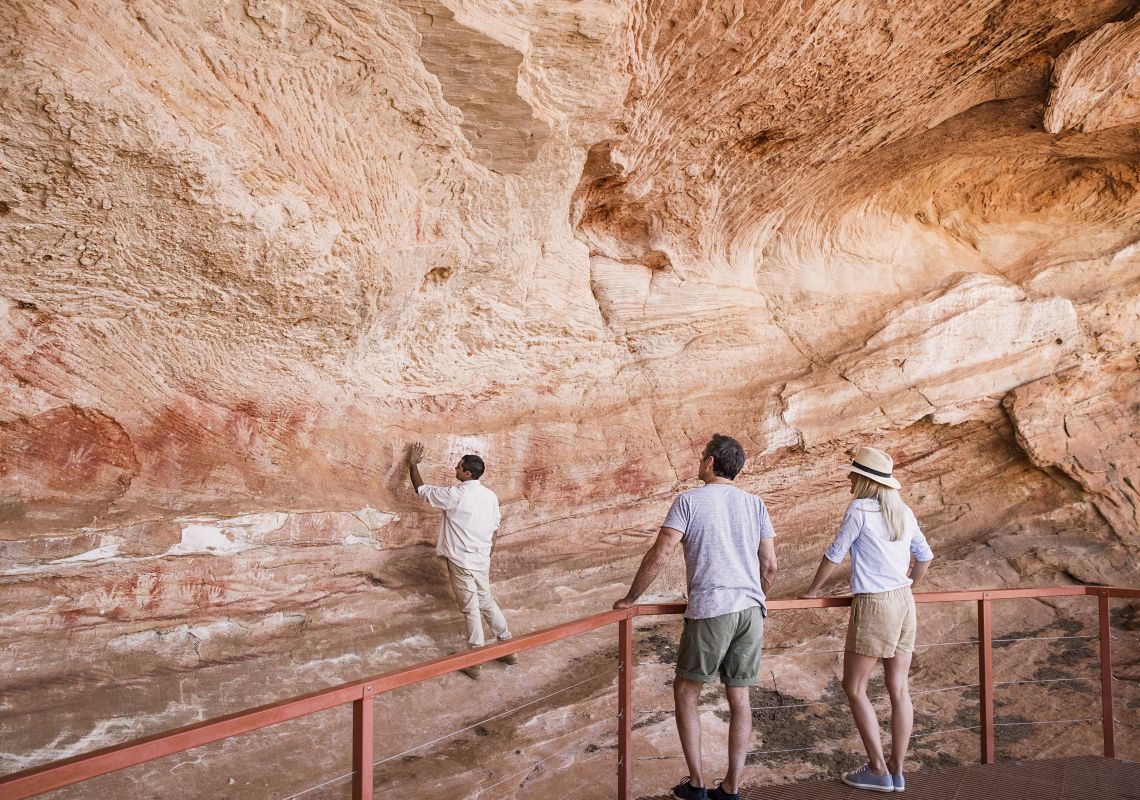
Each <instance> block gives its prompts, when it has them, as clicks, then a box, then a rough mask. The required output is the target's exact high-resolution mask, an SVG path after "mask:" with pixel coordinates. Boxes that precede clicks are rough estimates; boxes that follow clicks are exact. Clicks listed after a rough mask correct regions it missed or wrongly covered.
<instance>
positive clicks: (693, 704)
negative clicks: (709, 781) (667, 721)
mask: <svg viewBox="0 0 1140 800" xmlns="http://www.w3.org/2000/svg"><path fill="white" fill-rule="evenodd" d="M703 687H704V684H703V683H700V682H698V681H691V680H689V679H688V678H682V677H680V676H676V677H674V678H673V702H674V704H675V706H676V709H677V714H676V717H677V735H678V736H679V737H680V738H681V750H682V752H684V754H685V763H686V764H688V765H689V781H690V782H691V783H692V784H693V786H697V787H700V786H704V785H705V776H704V772H703V771H702V770H701V711H700V707H699V705H698V703H699V701H700V699H701V689H702V688H703Z"/></svg>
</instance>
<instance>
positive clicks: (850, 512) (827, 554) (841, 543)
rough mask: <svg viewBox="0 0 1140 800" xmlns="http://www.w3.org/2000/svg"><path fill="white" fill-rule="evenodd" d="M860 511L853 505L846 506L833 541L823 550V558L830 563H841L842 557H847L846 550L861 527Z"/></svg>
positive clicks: (849, 547) (857, 535) (856, 536)
mask: <svg viewBox="0 0 1140 800" xmlns="http://www.w3.org/2000/svg"><path fill="white" fill-rule="evenodd" d="M862 513H863V512H861V511H860V510H859V509H858V508H855V507H854V506H853V505H851V506H848V507H847V513H846V514H844V515H843V522H841V523H839V533H837V534H836V535H835V541H833V542H832V543H831V546H830V547H828V548H827V549H826V550H824V551H823V556H824V558H826V559H827V560H828V561H830V562H831V563H832V564H842V563H843V559H845V558H847V552H848V551H849V550H850V549H851V545H852V544H853V543H854V542H855V540H856V539H857V538H858V537H859V531H861V530H862V529H863V518H862Z"/></svg>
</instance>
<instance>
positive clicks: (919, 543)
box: [910, 514, 934, 561]
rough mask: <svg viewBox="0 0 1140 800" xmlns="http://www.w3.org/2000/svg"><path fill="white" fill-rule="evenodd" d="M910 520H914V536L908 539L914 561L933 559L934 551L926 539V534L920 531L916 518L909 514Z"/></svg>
mask: <svg viewBox="0 0 1140 800" xmlns="http://www.w3.org/2000/svg"><path fill="white" fill-rule="evenodd" d="M911 520H913V522H914V536H913V537H912V538H911V540H910V552H911V553H912V554H913V555H914V557H915V560H916V561H932V560H933V559H934V551H933V550H931V549H930V543H929V542H927V541H926V536H925V535H924V534H923V532H922V528H920V527H919V526H918V520H917V519H915V518H914V515H913V514H911Z"/></svg>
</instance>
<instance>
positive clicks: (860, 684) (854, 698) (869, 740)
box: [843, 653, 887, 775]
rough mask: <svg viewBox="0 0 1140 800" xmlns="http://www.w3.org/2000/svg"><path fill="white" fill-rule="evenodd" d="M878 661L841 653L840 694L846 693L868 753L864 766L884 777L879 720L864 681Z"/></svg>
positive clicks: (867, 679)
mask: <svg viewBox="0 0 1140 800" xmlns="http://www.w3.org/2000/svg"><path fill="white" fill-rule="evenodd" d="M878 660H879V659H877V658H873V657H871V656H864V655H860V654H858V653H844V654H843V691H844V692H845V693H846V694H847V705H848V706H850V708H851V716H853V717H854V718H855V727H856V728H858V729H859V736H860V737H862V739H863V747H864V748H865V749H866V750H867V763H868V764H870V765H871V772H873V773H874V774H876V775H886V774H887V761H886V759H885V758H883V743H882V741H881V740H880V739H879V719H878V717H876V716H875V707H874V706H872V705H871V701H870V700H869V699H868V698H867V682H868V681H870V679H871V670H873V669H874V668H875V662H876V661H878Z"/></svg>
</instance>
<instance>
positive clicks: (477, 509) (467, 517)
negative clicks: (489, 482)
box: [419, 481, 502, 571]
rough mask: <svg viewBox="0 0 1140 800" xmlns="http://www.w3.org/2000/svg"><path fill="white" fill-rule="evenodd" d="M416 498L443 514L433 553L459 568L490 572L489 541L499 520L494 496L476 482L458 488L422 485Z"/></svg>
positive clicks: (468, 482)
mask: <svg viewBox="0 0 1140 800" xmlns="http://www.w3.org/2000/svg"><path fill="white" fill-rule="evenodd" d="M419 495H420V497H422V498H423V499H424V500H427V502H428V505H430V506H431V507H432V508H438V509H440V510H441V511H443V519H442V520H441V521H440V523H439V541H438V542H437V543H436V546H435V552H436V553H438V554H439V555H441V556H443V557H444V558H446V559H448V560H449V561H451V562H452V563H453V564H455V565H456V566H458V567H463V568H464V569H473V570H482V571H486V570H489V569H490V568H491V540H492V539H493V538H494V536H495V531H497V530H498V529H499V523H500V522H501V521H502V515H501V514H500V513H499V498H498V497H497V496H496V495H495V493H494V492H492V491H491V490H490V489H488V488H487V487H486V486H484V485H483V484H481V483H479V481H463V483H461V484H459V485H458V486H428V485H427V484H426V483H425V484H424V485H423V486H421V487H420V488H419Z"/></svg>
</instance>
